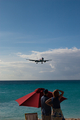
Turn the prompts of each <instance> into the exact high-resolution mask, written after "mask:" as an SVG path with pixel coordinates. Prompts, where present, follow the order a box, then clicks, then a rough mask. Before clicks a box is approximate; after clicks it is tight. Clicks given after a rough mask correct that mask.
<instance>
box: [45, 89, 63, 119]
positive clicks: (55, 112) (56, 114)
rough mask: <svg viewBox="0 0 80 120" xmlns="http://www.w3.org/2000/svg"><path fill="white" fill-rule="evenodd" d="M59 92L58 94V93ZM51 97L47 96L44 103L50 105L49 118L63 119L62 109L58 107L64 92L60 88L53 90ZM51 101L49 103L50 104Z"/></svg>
mask: <svg viewBox="0 0 80 120" xmlns="http://www.w3.org/2000/svg"><path fill="white" fill-rule="evenodd" d="M59 92H60V94H59ZM52 94H53V97H52V98H49V99H48V100H46V102H45V103H46V104H47V105H49V106H51V107H52V115H51V119H52V120H62V119H64V117H63V114H62V110H61V107H60V99H61V97H62V96H63V94H64V92H63V91H61V90H58V89H57V90H54V91H53V93H52ZM50 102H51V104H50Z"/></svg>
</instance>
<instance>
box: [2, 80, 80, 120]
mask: <svg viewBox="0 0 80 120" xmlns="http://www.w3.org/2000/svg"><path fill="white" fill-rule="evenodd" d="M37 88H46V89H48V90H49V91H54V90H55V89H60V90H63V91H64V97H66V98H67V100H64V101H63V102H61V109H62V112H63V115H64V117H65V118H80V80H53V81H52V80H47V81H46V80H45V81H23V80H22V81H0V120H25V113H33V112H37V113H38V118H41V108H34V107H25V106H19V104H18V103H17V102H16V101H15V100H16V99H18V98H20V97H22V96H25V95H26V94H28V93H31V92H33V91H34V90H35V89H37Z"/></svg>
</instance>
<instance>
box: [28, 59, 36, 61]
mask: <svg viewBox="0 0 80 120" xmlns="http://www.w3.org/2000/svg"><path fill="white" fill-rule="evenodd" d="M26 60H29V61H36V60H32V59H26Z"/></svg>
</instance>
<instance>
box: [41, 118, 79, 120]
mask: <svg viewBox="0 0 80 120" xmlns="http://www.w3.org/2000/svg"><path fill="white" fill-rule="evenodd" d="M39 120H42V119H39ZM65 120H80V118H65Z"/></svg>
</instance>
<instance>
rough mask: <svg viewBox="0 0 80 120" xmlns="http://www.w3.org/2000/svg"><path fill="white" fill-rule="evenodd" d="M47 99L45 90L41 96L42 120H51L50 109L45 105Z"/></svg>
mask: <svg viewBox="0 0 80 120" xmlns="http://www.w3.org/2000/svg"><path fill="white" fill-rule="evenodd" d="M48 99H49V97H48V90H47V89H45V90H44V91H43V96H42V97H41V112H42V120H51V107H50V106H48V105H47V104H46V103H45V101H46V100H48Z"/></svg>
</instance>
